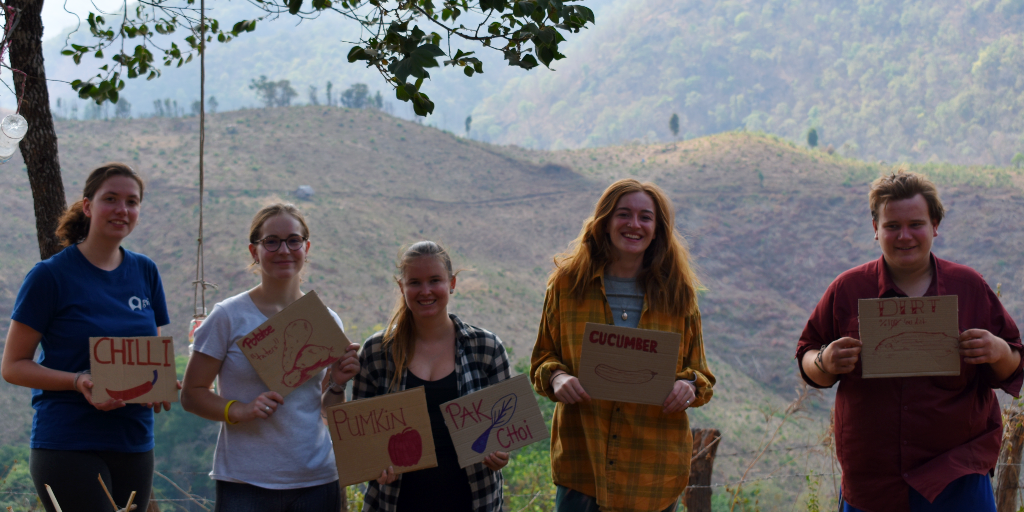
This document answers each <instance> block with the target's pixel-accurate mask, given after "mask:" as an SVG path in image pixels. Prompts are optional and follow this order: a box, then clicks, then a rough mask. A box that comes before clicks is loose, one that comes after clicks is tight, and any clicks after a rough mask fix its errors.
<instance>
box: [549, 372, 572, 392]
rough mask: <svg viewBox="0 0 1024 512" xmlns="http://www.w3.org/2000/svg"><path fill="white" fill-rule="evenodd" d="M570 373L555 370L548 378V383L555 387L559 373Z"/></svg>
mask: <svg viewBox="0 0 1024 512" xmlns="http://www.w3.org/2000/svg"><path fill="white" fill-rule="evenodd" d="M568 374H569V372H567V371H565V370H555V374H554V375H552V376H551V378H550V379H548V385H549V386H551V387H552V388H554V387H555V378H556V377H558V376H559V375H568Z"/></svg>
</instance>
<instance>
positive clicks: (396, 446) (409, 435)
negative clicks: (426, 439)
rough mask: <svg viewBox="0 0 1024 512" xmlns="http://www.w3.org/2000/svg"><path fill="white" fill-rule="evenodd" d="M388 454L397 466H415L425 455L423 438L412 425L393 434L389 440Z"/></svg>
mask: <svg viewBox="0 0 1024 512" xmlns="http://www.w3.org/2000/svg"><path fill="white" fill-rule="evenodd" d="M388 455H389V456H390V457H391V463H392V464H394V465H396V466H406V467H408V466H415V465H416V463H417V462H419V461H420V457H421V456H422V455H423V439H422V438H421V437H420V433H419V432H418V431H417V430H415V429H414V428H412V427H407V428H406V429H405V430H403V431H401V432H399V433H397V434H395V435H393V436H391V439H389V440H388Z"/></svg>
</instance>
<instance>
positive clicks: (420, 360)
mask: <svg viewBox="0 0 1024 512" xmlns="http://www.w3.org/2000/svg"><path fill="white" fill-rule="evenodd" d="M398 269H399V273H400V275H399V277H398V278H397V279H396V281H398V287H399V289H400V290H401V292H402V295H401V297H399V298H398V301H397V302H396V304H395V311H394V313H393V314H392V316H391V320H390V321H389V322H388V325H387V327H386V328H385V329H384V330H383V331H380V332H378V333H376V334H374V335H373V336H370V337H369V338H368V339H367V340H366V342H365V343H364V344H363V350H362V352H360V354H359V361H360V364H361V366H360V372H359V374H358V375H356V377H355V379H354V380H353V391H352V396H353V398H354V399H356V400H358V399H360V398H369V397H372V396H378V395H383V394H385V393H391V392H396V391H402V390H405V389H407V388H412V387H416V386H423V387H424V389H425V391H426V395H427V407H428V411H429V412H430V415H431V416H430V424H431V425H430V426H431V430H432V431H433V435H434V448H435V451H436V454H437V462H438V467H436V468H430V469H423V470H420V471H415V472H412V473H406V474H403V475H395V472H394V468H393V467H388V468H386V469H384V470H383V471H381V474H380V478H378V479H377V480H376V481H374V482H370V483H369V487H368V488H367V490H366V496H365V498H364V502H363V511H364V512H370V511H377V510H380V511H384V512H394V511H417V512H430V511H444V512H456V511H466V512H470V511H471V512H500V511H501V509H502V495H501V484H502V480H501V468H503V467H505V465H506V464H508V453H505V452H494V453H491V454H489V455H488V456H487V458H486V459H484V462H483V463H479V464H473V465H472V466H469V467H467V468H465V469H461V468H459V463H458V457H457V456H456V454H455V446H454V444H453V443H452V439H451V436H449V435H448V428H447V427H446V426H445V424H444V418H443V417H442V416H441V409H440V407H438V406H439V405H440V404H442V403H444V402H447V401H449V400H453V399H455V398H458V397H460V396H465V395H467V394H469V393H472V392H474V391H478V390H480V389H483V388H485V387H487V386H489V385H491V384H495V383H497V382H500V381H503V380H505V379H507V378H509V377H510V376H511V373H510V372H509V364H508V356H507V355H506V353H505V347H504V346H502V344H501V340H499V339H498V337H497V336H495V335H494V334H492V333H491V332H489V331H486V330H484V329H480V328H478V327H473V326H471V325H467V324H465V323H463V322H462V320H460V319H459V317H457V316H455V315H454V314H451V313H448V298H449V296H450V295H451V294H453V293H455V281H456V272H453V271H452V262H451V258H449V256H448V253H447V251H445V250H444V249H443V248H442V247H441V246H439V245H438V244H436V243H434V242H428V241H424V242H418V243H416V244H413V245H412V246H411V247H409V249H407V250H406V251H405V253H404V254H403V255H402V258H401V261H400V262H399V264H398ZM399 491H401V492H399Z"/></svg>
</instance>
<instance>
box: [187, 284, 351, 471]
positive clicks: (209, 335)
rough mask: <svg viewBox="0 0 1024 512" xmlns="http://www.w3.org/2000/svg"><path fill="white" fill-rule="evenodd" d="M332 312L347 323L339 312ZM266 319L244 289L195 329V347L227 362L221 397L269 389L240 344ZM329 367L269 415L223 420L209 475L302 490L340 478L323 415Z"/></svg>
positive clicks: (251, 396)
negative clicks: (322, 395) (323, 385)
mask: <svg viewBox="0 0 1024 512" xmlns="http://www.w3.org/2000/svg"><path fill="white" fill-rule="evenodd" d="M331 316H333V317H334V320H335V321H337V322H338V325H339V326H342V323H341V318H338V315H337V314H335V312H334V311H331ZM266 321H267V317H266V316H265V315H264V314H263V313H261V312H260V310H259V309H258V308H257V307H256V304H254V303H253V301H252V299H251V298H249V292H245V293H241V294H238V295H235V296H234V297H231V298H228V299H225V300H224V301H222V302H220V303H218V304H217V305H216V306H214V308H213V312H211V313H210V316H209V317H208V318H207V319H206V320H205V321H203V324H202V325H201V326H200V327H199V328H198V329H196V333H195V336H196V341H195V350H196V352H202V353H203V354H206V355H208V356H210V357H213V358H215V359H218V360H220V361H222V362H223V364H222V366H221V368H220V374H219V375H218V379H217V385H218V389H219V390H220V395H221V396H222V397H224V398H226V399H228V400H238V401H239V402H251V401H253V400H255V399H256V397H257V396H259V395H260V393H265V392H267V391H269V389H268V388H267V386H266V384H264V383H263V381H262V380H260V377H259V375H257V373H256V370H254V369H253V367H252V364H250V363H249V360H248V359H247V358H246V357H245V355H244V354H242V351H241V349H239V348H238V346H237V345H236V344H235V342H236V341H238V339H239V338H241V337H242V336H245V335H246V334H249V333H250V332H252V330H253V329H255V328H257V327H259V326H260V324H262V323H263V322H266ZM342 329H344V326H342ZM326 371H327V369H324V370H322V371H320V373H319V374H317V376H316V377H313V378H311V379H309V380H308V381H306V382H305V383H304V384H302V385H301V386H299V387H298V388H297V389H296V390H295V391H292V392H291V393H290V394H289V395H288V396H286V397H285V399H284V404H283V405H281V406H279V407H278V408H277V411H275V412H274V414H272V415H271V416H270V418H268V419H255V420H252V421H247V422H244V423H238V424H236V425H228V424H227V423H225V422H221V424H220V433H219V434H218V435H217V448H216V451H215V452H214V456H213V471H211V472H210V477H211V478H213V479H214V480H224V481H227V482H240V483H246V484H251V485H255V486H258V487H264V488H267V489H298V488H302V487H312V486H315V485H322V484H326V483H329V482H333V481H335V480H337V479H338V468H337V467H336V466H335V465H334V450H333V448H332V446H331V436H330V433H329V432H328V430H327V427H326V426H325V425H324V424H323V421H322V419H321V417H320V382H321V381H322V380H323V377H324V374H325V372H326Z"/></svg>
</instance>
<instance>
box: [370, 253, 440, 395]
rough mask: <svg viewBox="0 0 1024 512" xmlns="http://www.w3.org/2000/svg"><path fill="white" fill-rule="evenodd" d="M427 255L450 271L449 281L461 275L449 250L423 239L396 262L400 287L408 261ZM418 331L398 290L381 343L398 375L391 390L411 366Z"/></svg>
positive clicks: (392, 381) (389, 388)
mask: <svg viewBox="0 0 1024 512" xmlns="http://www.w3.org/2000/svg"><path fill="white" fill-rule="evenodd" d="M424 256H430V257H434V258H437V260H438V261H440V262H441V265H443V266H444V268H445V270H446V271H448V279H449V280H451V278H453V277H455V276H456V275H457V274H458V272H454V271H453V270H452V259H451V257H450V256H448V251H446V250H445V249H444V247H441V246H440V245H439V244H437V243H435V242H431V241H429V240H424V241H421V242H416V243H414V244H412V245H411V246H409V248H408V249H406V250H405V251H402V256H401V257H400V258H399V259H398V265H396V267H397V269H398V275H397V276H395V282H396V283H397V284H398V285H399V286H400V287H401V284H402V279H404V278H405V269H406V267H408V266H409V263H410V262H411V261H412V260H413V259H415V258H420V257H424ZM415 334H416V325H415V323H414V320H413V317H412V311H409V305H408V304H406V303H405V295H404V294H402V293H399V295H398V300H396V301H395V307H394V310H393V311H392V312H391V319H390V320H388V325H387V326H386V327H385V328H384V341H383V342H382V343H381V348H382V349H383V350H384V351H386V352H390V353H391V359H392V361H394V362H395V374H394V375H392V376H391V382H390V383H389V384H388V392H393V391H398V387H399V386H400V385H401V383H402V373H403V372H405V369H406V368H408V367H409V361H411V360H412V356H413V352H414V351H415Z"/></svg>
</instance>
